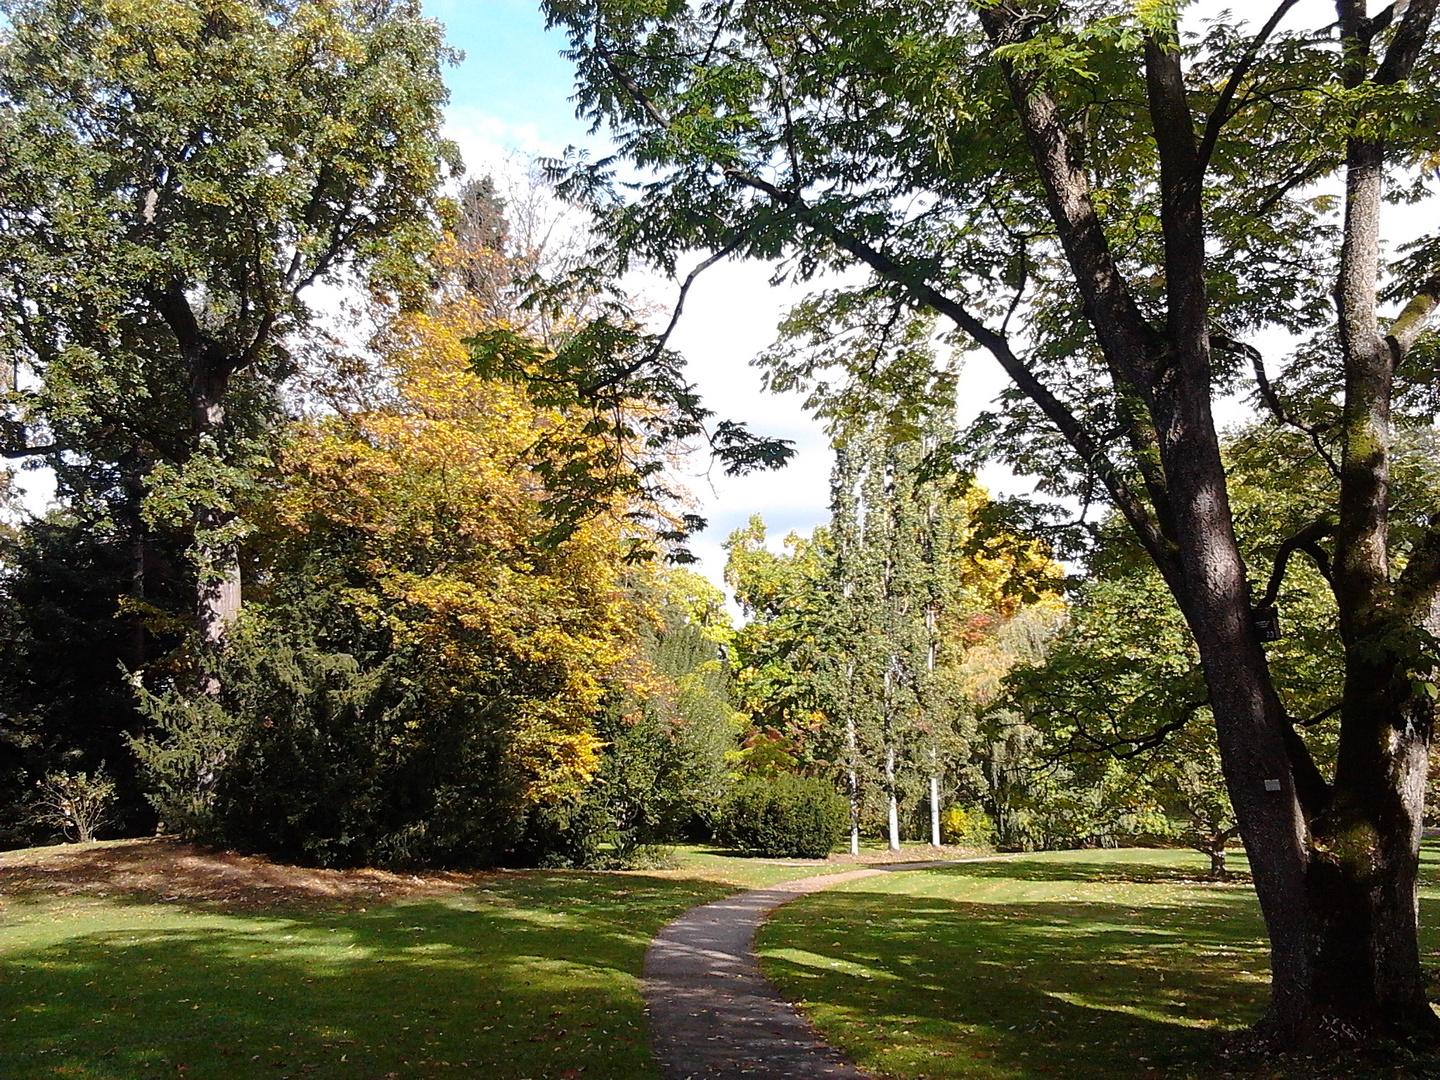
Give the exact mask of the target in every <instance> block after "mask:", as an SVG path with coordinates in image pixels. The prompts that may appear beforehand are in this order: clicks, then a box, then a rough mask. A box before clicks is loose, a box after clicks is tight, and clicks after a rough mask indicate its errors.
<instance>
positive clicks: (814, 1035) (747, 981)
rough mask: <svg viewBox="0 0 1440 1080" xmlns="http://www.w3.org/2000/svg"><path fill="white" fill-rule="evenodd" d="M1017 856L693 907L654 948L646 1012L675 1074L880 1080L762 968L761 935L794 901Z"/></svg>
mask: <svg viewBox="0 0 1440 1080" xmlns="http://www.w3.org/2000/svg"><path fill="white" fill-rule="evenodd" d="M1008 857H1009V856H1003V855H1002V856H993V855H990V856H983V857H981V858H978V859H949V860H941V861H932V862H911V863H893V864H891V865H889V866H886V867H884V868H874V867H871V868H866V869H860V870H849V871H845V872H843V873H839V874H825V875H821V876H817V877H808V878H797V879H795V880H793V881H782V882H780V883H779V884H776V885H771V886H769V887H768V888H764V889H751V890H749V891H748V892H743V893H739V894H737V895H735V896H731V897H727V898H726V899H724V900H716V901H714V902H713V903H709V904H701V905H700V906H699V907H694V908H691V909H690V910H689V911H687V912H686V913H685V914H684V915H681V916H680V917H679V918H678V919H676V920H675V921H673V922H671V923H670V924H669V925H667V926H666V927H665V928H664V929H662V930H661V931H660V933H658V934H656V935H655V939H654V940H653V941H651V943H650V947H649V948H648V949H647V950H646V951H645V968H644V981H643V983H642V985H641V993H642V995H643V996H644V998H645V1014H646V1017H647V1018H648V1019H649V1022H650V1044H651V1048H652V1049H653V1050H654V1052H655V1057H656V1060H657V1061H659V1063H660V1067H661V1070H662V1071H663V1074H664V1076H665V1080H741V1078H744V1080H820V1078H826V1080H874V1077H873V1075H872V1074H871V1073H867V1072H865V1071H864V1070H862V1069H859V1068H857V1067H856V1066H855V1065H854V1064H853V1063H852V1062H851V1061H850V1060H849V1059H848V1058H846V1057H845V1055H844V1054H842V1053H840V1051H838V1050H836V1049H835V1048H834V1047H832V1046H830V1045H829V1044H828V1043H826V1042H825V1040H824V1039H823V1038H822V1037H821V1035H820V1033H819V1032H817V1031H816V1030H815V1028H813V1027H812V1026H811V1025H810V1022H809V1021H808V1020H806V1019H805V1018H804V1017H803V1016H801V1015H800V1013H799V1011H797V1010H796V1009H795V1008H794V1006H792V1005H791V1004H790V1003H789V1002H787V1001H786V1000H785V999H784V998H782V997H781V996H780V993H779V991H778V990H776V989H775V986H774V985H773V984H772V983H771V982H770V981H769V980H768V979H766V978H765V976H764V975H763V974H761V972H760V965H759V962H758V961H757V960H756V957H755V933H756V931H757V930H758V929H759V928H760V924H761V923H762V922H764V921H765V919H766V917H767V916H769V914H770V913H771V912H772V911H775V910H776V909H777V908H780V907H783V906H784V905H785V904H788V903H789V902H790V901H791V900H795V899H797V898H798V897H801V896H804V895H806V894H808V893H813V892H819V891H820V890H822V889H826V888H829V887H830V886H831V885H839V884H842V883H844V882H847V881H858V880H860V879H862V878H867V877H874V876H876V875H878V874H886V873H893V872H895V871H899V870H924V869H927V868H930V867H940V866H954V865H957V864H959V863H968V862H990V861H993V860H995V859H997V858H1000V859H1003V858H1008Z"/></svg>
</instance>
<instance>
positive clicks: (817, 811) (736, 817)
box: [716, 773, 850, 859]
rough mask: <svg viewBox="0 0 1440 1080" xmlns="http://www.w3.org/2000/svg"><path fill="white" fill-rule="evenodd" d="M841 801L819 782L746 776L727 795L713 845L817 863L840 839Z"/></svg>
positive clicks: (845, 813)
mask: <svg viewBox="0 0 1440 1080" xmlns="http://www.w3.org/2000/svg"><path fill="white" fill-rule="evenodd" d="M849 816H850V815H849V809H848V807H847V806H846V803H845V800H844V799H843V798H841V797H840V796H839V795H838V794H837V793H836V791H835V789H834V788H833V787H832V786H831V785H830V784H829V782H827V781H825V780H820V779H816V778H813V777H803V776H793V775H790V774H788V773H782V774H781V775H779V776H751V777H747V778H746V779H744V780H741V781H740V782H739V783H738V784H736V785H735V787H733V788H732V789H731V791H730V794H729V796H728V798H727V799H726V800H725V803H724V805H723V806H722V808H721V812H720V820H719V827H718V829H717V830H716V836H717V839H719V841H720V842H721V843H722V844H726V845H728V846H729V847H733V848H735V849H737V850H740V851H745V852H749V853H750V854H752V855H769V856H781V857H786V858H798V859H823V858H824V857H825V856H826V855H828V854H830V852H831V851H832V850H833V849H834V848H835V845H836V844H838V843H839V842H840V840H841V838H842V837H843V836H844V835H845V829H846V826H847V825H848V823H849Z"/></svg>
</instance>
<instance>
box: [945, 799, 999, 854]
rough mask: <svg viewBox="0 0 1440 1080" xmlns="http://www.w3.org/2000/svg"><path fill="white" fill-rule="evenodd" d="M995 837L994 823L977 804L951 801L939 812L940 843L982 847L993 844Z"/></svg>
mask: <svg viewBox="0 0 1440 1080" xmlns="http://www.w3.org/2000/svg"><path fill="white" fill-rule="evenodd" d="M995 839H996V832H995V823H994V822H993V821H991V820H990V815H989V814H987V813H985V811H984V810H982V809H981V808H980V807H978V806H962V805H961V804H959V803H951V804H950V805H949V806H947V807H945V809H944V810H942V811H941V812H940V841H941V843H944V844H957V845H959V846H960V847H972V848H983V847H989V846H991V845H992V844H994V843H995Z"/></svg>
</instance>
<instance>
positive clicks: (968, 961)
mask: <svg viewBox="0 0 1440 1080" xmlns="http://www.w3.org/2000/svg"><path fill="white" fill-rule="evenodd" d="M1426 865H1427V876H1428V879H1429V881H1430V882H1432V883H1433V882H1434V880H1435V871H1436V869H1437V862H1436V859H1435V857H1434V855H1433V853H1429V852H1427V864H1426ZM1204 869H1205V863H1204V860H1203V859H1202V858H1201V857H1199V856H1195V855H1192V854H1190V853H1188V852H1177V851H1133V850H1131V851H1081V852H1055V853H1046V854H1040V855H1034V856H1027V857H1025V858H1023V859H1018V860H1005V861H996V862H989V863H973V864H967V865H962V866H955V867H950V868H946V869H943V870H925V871H909V872H904V873H896V874H891V875H886V876H884V877H874V878H868V879H865V880H863V881H857V882H853V883H850V884H848V885H841V886H838V887H836V888H835V889H832V890H829V891H827V892H824V893H818V894H815V895H813V896H808V897H805V898H802V899H801V900H798V901H796V902H795V903H794V904H791V905H790V906H788V907H786V908H783V909H781V911H779V912H778V913H776V914H775V915H774V916H773V917H772V918H771V920H770V922H769V923H768V924H767V925H766V926H765V927H763V928H762V930H761V933H760V936H759V950H760V953H761V957H762V963H763V965H764V967H765V970H766V972H767V974H769V975H770V976H771V977H772V978H773V979H774V980H775V981H776V982H777V983H778V984H779V986H780V988H781V990H782V992H783V993H785V994H786V995H787V996H790V997H792V998H793V999H797V1000H801V1001H802V1002H803V1003H804V1010H805V1012H806V1014H807V1015H808V1016H809V1017H810V1018H811V1019H812V1020H813V1021H814V1022H815V1023H816V1025H817V1026H818V1027H819V1028H820V1029H821V1030H822V1031H823V1032H824V1033H825V1035H826V1036H827V1038H829V1039H830V1040H831V1041H832V1042H833V1043H835V1044H836V1045H838V1046H840V1047H841V1048H843V1049H844V1050H845V1051H847V1052H848V1053H849V1054H851V1055H852V1056H853V1057H854V1059H855V1060H856V1061H857V1063H859V1064H860V1065H861V1066H862V1067H864V1068H868V1069H872V1070H874V1071H875V1072H877V1073H881V1074H883V1075H885V1076H896V1077H926V1078H928V1080H944V1078H955V1080H961V1078H964V1080H1042V1078H1054V1077H1065V1078H1067V1080H1091V1078H1093V1080H1125V1078H1132V1077H1133V1078H1148V1077H1160V1076H1173V1077H1211V1076H1220V1075H1224V1074H1225V1070H1226V1069H1227V1068H1229V1067H1230V1066H1229V1065H1228V1064H1227V1063H1225V1062H1222V1061H1219V1060H1217V1059H1216V1057H1215V1054H1216V1051H1217V1050H1218V1048H1219V1047H1220V1045H1221V1041H1222V1039H1223V1036H1224V1035H1225V1034H1226V1033H1227V1032H1231V1031H1234V1030H1236V1029H1239V1028H1243V1027H1245V1026H1247V1025H1249V1024H1251V1023H1253V1022H1254V1021H1255V1020H1256V1019H1257V1018H1258V1017H1259V1016H1260V1014H1261V1012H1262V1011H1263V1009H1264V1006H1265V1000H1266V993H1267V989H1268V981H1269V976H1268V962H1269V957H1268V950H1267V947H1266V941H1265V937H1264V932H1263V926H1262V925H1261V922H1260V918H1259V913H1258V909H1257V907H1256V905H1255V902H1254V897H1253V894H1252V893H1251V891H1250V889H1249V887H1248V886H1247V885H1245V884H1243V883H1239V882H1237V883H1230V884H1214V883H1210V882H1208V881H1205V880H1204ZM1437 900H1440V897H1437V896H1436V894H1435V891H1434V889H1433V888H1431V889H1429V890H1427V893H1426V903H1425V907H1426V909H1427V911H1426V914H1427V915H1429V916H1430V921H1432V922H1433V921H1434V918H1435V916H1437V915H1440V910H1437V909H1440V903H1436V901H1437ZM1425 940H1426V943H1427V946H1428V949H1429V952H1430V954H1431V958H1430V959H1429V960H1428V961H1427V963H1431V964H1433V963H1435V962H1436V955H1437V947H1440V936H1437V935H1436V934H1435V933H1434V932H1433V930H1432V931H1427V936H1426V939H1425ZM1307 1067H1308V1066H1302V1067H1301V1068H1300V1069H1299V1071H1297V1072H1295V1073H1294V1074H1293V1075H1297V1076H1301V1075H1305V1076H1308V1075H1324V1074H1323V1073H1314V1074H1311V1073H1309V1072H1306V1071H1305V1070H1306V1068H1307ZM1273 1074H1274V1070H1272V1071H1271V1072H1270V1073H1266V1075H1267V1076H1268V1075H1273ZM1280 1075H1291V1073H1289V1072H1282V1073H1281V1074H1280ZM1391 1075H1393V1074H1391Z"/></svg>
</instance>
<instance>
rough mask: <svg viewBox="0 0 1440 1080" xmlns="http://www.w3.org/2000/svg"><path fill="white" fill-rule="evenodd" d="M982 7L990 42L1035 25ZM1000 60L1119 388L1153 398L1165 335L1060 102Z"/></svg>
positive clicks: (1010, 38)
mask: <svg viewBox="0 0 1440 1080" xmlns="http://www.w3.org/2000/svg"><path fill="white" fill-rule="evenodd" d="M979 14H980V21H981V23H982V24H983V25H984V27H985V31H986V34H987V35H988V36H989V38H990V41H991V44H992V45H994V46H996V47H997V48H1000V47H1003V46H1005V45H1010V44H1014V43H1016V42H1018V41H1022V40H1024V39H1025V37H1026V36H1027V35H1028V34H1029V33H1031V32H1032V29H1033V27H1034V26H1035V21H1034V19H1033V18H1032V19H1026V18H1024V17H1023V16H1022V15H1021V14H1020V13H1019V12H1017V11H1016V10H1015V8H1014V7H1013V5H1012V3H1011V2H1010V0H1002V3H1000V4H998V5H997V6H995V7H985V8H981V9H980V13H979ZM998 62H999V65H1000V69H1001V72H1002V74H1003V75H1004V77H1005V79H1006V81H1007V82H1008V83H1009V85H1010V97H1011V101H1012V103H1013V104H1014V106H1015V109H1016V112H1017V113H1018V115H1019V118H1020V122H1021V126H1022V127H1023V129H1024V131H1025V137H1026V140H1027V141H1028V142H1029V143H1030V149H1031V154H1032V156H1033V157H1034V159H1035V165H1036V167H1037V168H1038V169H1039V171H1040V179H1041V181H1042V183H1043V185H1044V188H1045V195H1046V201H1047V202H1048V204H1049V209H1050V216H1051V219H1052V220H1053V221H1054V222H1055V226H1056V230H1057V232H1058V234H1059V237H1060V244H1061V247H1062V248H1063V249H1064V251H1065V256H1066V260H1067V261H1068V262H1069V264H1070V267H1071V270H1072V271H1073V273H1074V277H1075V282H1076V286H1077V287H1078V289H1079V291H1080V296H1081V299H1082V301H1083V303H1084V307H1085V314H1086V317H1087V318H1088V320H1089V322H1090V325H1091V326H1092V327H1094V329H1095V333H1096V334H1097V336H1098V337H1099V338H1100V344H1101V347H1102V349H1103V350H1104V353H1105V358H1106V361H1107V362H1108V363H1109V364H1110V365H1111V374H1112V378H1114V379H1115V380H1116V382H1117V384H1118V385H1117V389H1121V390H1122V392H1123V387H1125V386H1127V385H1128V386H1129V387H1130V388H1132V389H1133V390H1135V391H1136V392H1138V393H1139V394H1141V396H1142V397H1143V398H1144V399H1145V401H1146V403H1147V405H1148V404H1149V403H1150V400H1151V397H1152V394H1151V388H1152V385H1153V382H1154V376H1155V373H1156V370H1157V368H1158V367H1159V366H1160V363H1161V357H1162V356H1163V355H1164V348H1163V345H1164V342H1163V341H1162V339H1161V337H1160V335H1159V334H1158V333H1157V332H1156V330H1155V328H1154V327H1152V326H1151V325H1150V323H1149V321H1148V320H1147V319H1146V318H1145V315H1144V313H1143V312H1142V311H1141V310H1140V307H1139V305H1138V304H1137V303H1136V302H1135V298H1134V297H1133V296H1132V295H1131V293H1130V290H1129V287H1128V286H1127V285H1126V282H1125V279H1124V277H1123V275H1122V274H1121V273H1120V269H1119V267H1118V266H1117V265H1116V263H1115V258H1114V254H1113V253H1112V252H1111V250H1110V243H1109V240H1108V238H1107V237H1106V235H1105V230H1104V227H1103V225H1102V224H1101V222H1100V215H1099V213H1098V212H1097V211H1096V209H1095V204H1094V203H1093V201H1092V200H1091V198H1090V179H1089V176H1088V175H1087V174H1086V172H1085V170H1084V169H1083V168H1082V167H1081V166H1080V165H1079V164H1078V163H1077V162H1076V161H1075V156H1074V153H1073V151H1072V148H1071V145H1070V139H1069V136H1068V134H1067V132H1066V130H1065V127H1064V124H1063V123H1062V122H1061V119H1060V109H1059V106H1058V105H1057V104H1056V103H1055V100H1054V99H1053V98H1052V97H1051V96H1050V95H1049V94H1047V93H1046V92H1045V91H1044V90H1043V89H1041V87H1040V84H1039V79H1038V77H1036V76H1035V75H1033V74H1029V73H1025V72H1021V71H1019V70H1017V69H1016V67H1015V65H1014V64H1012V63H1010V62H1009V61H1007V60H1005V59H1003V58H1002V59H1000V60H999V61H998ZM1120 365H1126V366H1124V367H1122V366H1120Z"/></svg>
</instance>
